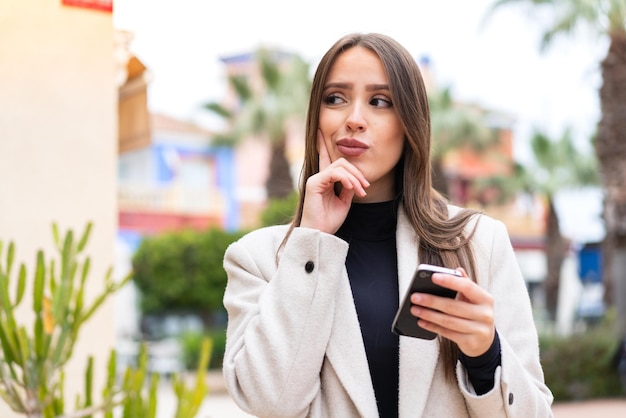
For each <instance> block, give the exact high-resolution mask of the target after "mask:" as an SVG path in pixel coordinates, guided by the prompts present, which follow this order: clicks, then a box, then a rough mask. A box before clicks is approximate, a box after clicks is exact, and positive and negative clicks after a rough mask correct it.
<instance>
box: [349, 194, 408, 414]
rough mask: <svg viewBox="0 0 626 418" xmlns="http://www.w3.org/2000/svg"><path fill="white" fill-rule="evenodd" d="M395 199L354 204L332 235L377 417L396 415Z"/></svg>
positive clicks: (396, 297)
mask: <svg viewBox="0 0 626 418" xmlns="http://www.w3.org/2000/svg"><path fill="white" fill-rule="evenodd" d="M395 203H396V202H395V201H389V202H381V203H369V204H359V203H353V204H352V206H351V208H350V212H349V213H348V216H347V217H346V220H345V221H344V223H343V225H342V226H341V228H340V229H339V231H337V236H338V237H340V238H342V239H344V240H345V241H347V242H348V244H349V248H348V256H347V258H346V268H347V270H348V276H349V278H350V286H351V288H352V296H353V297H354V304H355V306H356V312H357V314H358V317H359V322H360V324H361V334H362V336H363V343H364V345H365V352H366V354H367V361H368V363H369V368H370V374H371V377H372V382H373V385H374V392H375V394H376V401H377V404H378V413H379V416H380V417H383V418H387V417H394V418H396V417H397V416H398V364H399V360H398V336H397V335H396V334H394V333H393V332H392V331H391V323H392V322H393V318H394V316H395V314H396V311H397V310H398V266H397V256H396V220H397V219H396V216H397V205H396V204H395Z"/></svg>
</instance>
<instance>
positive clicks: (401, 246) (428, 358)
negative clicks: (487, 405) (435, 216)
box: [396, 208, 439, 417]
mask: <svg viewBox="0 0 626 418" xmlns="http://www.w3.org/2000/svg"><path fill="white" fill-rule="evenodd" d="M396 247H397V252H398V285H399V289H400V292H399V293H400V294H399V298H400V300H401V299H402V297H403V296H404V293H405V292H406V290H407V289H408V287H409V284H410V282H411V279H412V278H413V274H414V273H415V270H416V269H417V265H418V261H419V260H418V253H417V236H416V234H415V231H414V230H413V228H412V227H411V224H410V223H409V220H408V218H407V217H406V215H405V213H404V211H403V210H402V208H400V210H399V211H398V226H397V232H396ZM438 360H439V343H438V341H437V339H434V340H422V339H419V338H413V337H404V336H401V337H400V416H401V417H402V416H407V415H406V414H407V412H408V413H410V416H416V417H419V416H422V413H423V411H424V407H425V406H426V402H427V398H428V393H429V392H430V386H431V383H432V380H433V376H434V373H435V367H436V366H437V362H438ZM416 376H420V378H419V379H416V378H415V377H416ZM420 382H421V383H420ZM403 411H404V413H403Z"/></svg>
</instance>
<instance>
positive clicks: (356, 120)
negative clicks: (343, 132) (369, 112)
mask: <svg viewBox="0 0 626 418" xmlns="http://www.w3.org/2000/svg"><path fill="white" fill-rule="evenodd" d="M366 126H367V124H366V122H365V118H364V117H363V112H362V109H361V107H360V106H359V105H355V106H354V107H352V111H351V112H350V114H349V115H348V118H347V119H346V127H347V128H348V130H350V131H353V132H357V131H363V130H365V128H366Z"/></svg>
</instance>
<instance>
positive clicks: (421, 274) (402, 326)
mask: <svg viewBox="0 0 626 418" xmlns="http://www.w3.org/2000/svg"><path fill="white" fill-rule="evenodd" d="M433 273H446V274H452V275H454V276H458V277H462V275H461V273H460V272H459V271H457V270H453V269H449V268H445V267H440V266H433V265H430V264H420V265H419V266H418V267H417V270H416V272H415V274H414V275H413V279H412V280H411V285H410V286H409V288H408V289H407V291H406V293H405V295H404V298H403V299H402V301H401V303H400V307H399V308H398V312H397V313H396V317H395V318H394V320H393V325H392V327H391V330H392V331H393V332H395V333H396V334H398V335H405V336H409V337H416V338H423V339H426V340H432V339H434V338H435V337H436V336H437V334H435V333H434V332H430V331H427V330H425V329H423V328H420V326H419V325H418V324H417V320H418V318H416V317H415V316H413V315H412V314H411V300H410V299H411V294H413V293H415V292H421V293H430V294H431V295H436V296H443V297H447V298H451V299H454V298H455V297H456V290H452V289H448V288H445V287H442V286H439V285H437V284H435V283H433V282H432V275H433Z"/></svg>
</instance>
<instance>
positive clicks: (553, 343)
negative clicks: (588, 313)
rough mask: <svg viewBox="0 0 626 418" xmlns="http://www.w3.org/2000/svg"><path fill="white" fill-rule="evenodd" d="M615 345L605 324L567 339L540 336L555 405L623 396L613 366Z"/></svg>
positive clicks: (610, 328) (542, 355)
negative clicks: (569, 401)
mask: <svg viewBox="0 0 626 418" xmlns="http://www.w3.org/2000/svg"><path fill="white" fill-rule="evenodd" d="M618 344H619V340H618V339H617V337H616V335H615V332H614V331H613V330H612V327H611V326H610V324H607V323H604V324H600V325H598V326H595V327H593V328H590V329H589V330H587V331H586V332H584V333H576V334H574V335H571V336H569V337H559V336H549V335H544V336H541V337H540V347H541V363H542V366H543V371H544V374H545V381H546V384H547V385H548V387H549V388H550V389H551V390H552V393H553V394H554V399H555V401H568V400H581V399H593V398H607V397H616V396H622V395H625V391H624V388H623V386H622V385H621V382H620V379H619V375H618V372H617V369H616V366H615V362H614V356H615V352H616V350H617V347H618Z"/></svg>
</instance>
